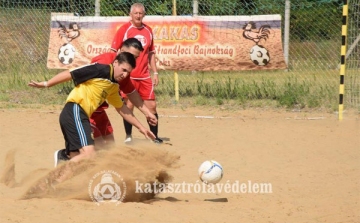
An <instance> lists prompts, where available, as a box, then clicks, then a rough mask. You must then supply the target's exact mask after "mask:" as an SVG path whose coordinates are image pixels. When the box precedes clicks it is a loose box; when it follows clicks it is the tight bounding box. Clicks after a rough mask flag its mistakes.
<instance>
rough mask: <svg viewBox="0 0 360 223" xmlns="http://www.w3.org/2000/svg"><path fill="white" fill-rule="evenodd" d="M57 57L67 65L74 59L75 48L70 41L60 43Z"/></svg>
mask: <svg viewBox="0 0 360 223" xmlns="http://www.w3.org/2000/svg"><path fill="white" fill-rule="evenodd" d="M58 58H59V60H60V62H61V63H62V64H65V65H68V64H71V63H72V62H73V61H74V58H75V48H74V46H73V45H71V44H70V43H66V44H64V45H62V46H61V47H60V49H59V53H58Z"/></svg>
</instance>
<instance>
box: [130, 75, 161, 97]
mask: <svg viewBox="0 0 360 223" xmlns="http://www.w3.org/2000/svg"><path fill="white" fill-rule="evenodd" d="M131 82H132V84H133V85H134V87H135V89H136V90H137V91H138V92H139V94H140V97H141V98H142V99H143V100H155V92H154V85H153V82H152V79H151V78H147V79H142V80H137V79H131Z"/></svg>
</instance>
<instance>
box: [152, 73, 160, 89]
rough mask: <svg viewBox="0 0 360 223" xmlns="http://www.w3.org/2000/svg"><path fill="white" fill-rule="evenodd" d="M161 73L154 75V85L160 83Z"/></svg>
mask: <svg viewBox="0 0 360 223" xmlns="http://www.w3.org/2000/svg"><path fill="white" fill-rule="evenodd" d="M158 76H159V75H158V74H154V77H153V85H154V86H157V85H158V84H159V77H158Z"/></svg>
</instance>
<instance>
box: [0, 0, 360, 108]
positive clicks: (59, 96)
mask: <svg viewBox="0 0 360 223" xmlns="http://www.w3.org/2000/svg"><path fill="white" fill-rule="evenodd" d="M134 2H135V1H130V0H98V3H100V15H101V16H127V15H128V12H129V9H130V6H131V4H133V3H134ZM138 2H142V3H143V4H144V5H145V7H146V12H147V14H148V15H172V13H173V9H174V7H175V5H174V2H176V13H177V15H193V1H192V0H183V1H173V0H161V1H145V0H139V1H138ZM197 2H198V15H202V16H210V15H219V16H220V15H261V14H281V15H282V20H283V21H282V26H284V18H285V16H284V13H285V0H199V1H197ZM343 2H344V1H340V0H297V1H292V2H291V7H290V10H291V14H290V43H289V49H290V51H289V61H288V70H286V71H283V70H281V71H280V70H274V71H264V72H259V71H256V72H255V71H243V72H240V71H239V72H220V73H219V72H179V80H180V85H179V91H180V101H179V102H177V101H175V100H174V71H162V72H161V84H160V85H159V87H158V88H157V89H156V93H157V96H158V101H159V103H165V104H166V103H170V104H177V103H180V104H184V103H188V104H192V105H206V104H210V105H214V106H217V105H221V106H226V107H229V108H238V107H239V106H240V107H246V106H260V107H264V106H271V107H287V108H296V109H304V108H325V109H330V110H336V109H337V107H338V98H339V64H340V47H341V26H342V4H343ZM95 5H96V1H95V0H77V1H75V0H58V1H47V0H42V1H38V0H36V1H35V0H17V1H11V0H0V28H1V30H2V32H1V34H0V59H1V61H3V62H2V63H1V64H0V80H1V82H2V83H3V84H2V85H1V86H0V101H3V102H8V103H46V104H48V103H55V104H61V103H63V101H64V99H65V97H66V93H67V92H68V91H69V89H71V88H72V83H65V84H63V85H59V86H57V87H54V88H53V89H49V90H48V92H47V94H43V93H42V91H37V90H34V89H29V88H28V87H26V83H27V82H28V81H29V80H30V79H36V80H43V79H49V78H51V77H52V76H53V75H55V74H56V73H57V72H59V70H49V69H47V68H46V60H47V46H48V41H49V28H50V24H49V23H50V13H51V12H66V13H75V14H76V15H79V16H94V15H95ZM359 5H360V3H359V0H353V1H349V20H348V23H349V28H348V30H349V37H348V44H349V45H351V44H352V43H354V42H355V43H356V38H358V35H359V27H360V25H359V20H360V19H359ZM282 30H284V29H282ZM359 50H360V49H359V45H358V44H355V46H354V47H353V49H352V52H351V54H350V55H349V57H348V60H347V61H348V63H347V73H346V78H345V106H347V107H352V108H356V109H359V106H360V99H359V98H360V93H359V89H360V79H359V72H358V71H359V62H358V61H359Z"/></svg>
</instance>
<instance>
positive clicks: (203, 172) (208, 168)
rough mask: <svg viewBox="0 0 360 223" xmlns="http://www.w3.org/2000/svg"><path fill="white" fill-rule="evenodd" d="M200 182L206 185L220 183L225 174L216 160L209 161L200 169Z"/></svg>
mask: <svg viewBox="0 0 360 223" xmlns="http://www.w3.org/2000/svg"><path fill="white" fill-rule="evenodd" d="M198 172H199V177H200V180H201V181H202V182H204V183H206V184H216V183H218V182H219V181H220V180H221V179H222V177H223V174H224V171H223V168H222V166H221V165H220V163H218V162H216V161H214V160H207V161H205V162H203V163H202V164H201V165H200V167H199V170H198Z"/></svg>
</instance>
